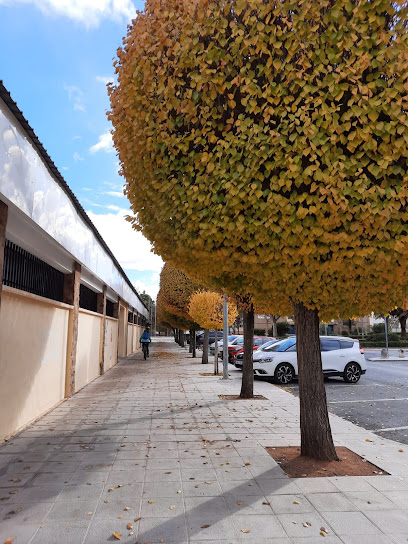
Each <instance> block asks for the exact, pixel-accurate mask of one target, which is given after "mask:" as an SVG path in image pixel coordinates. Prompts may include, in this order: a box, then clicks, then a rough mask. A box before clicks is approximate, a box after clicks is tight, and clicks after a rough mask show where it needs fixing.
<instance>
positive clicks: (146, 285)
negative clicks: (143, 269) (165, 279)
mask: <svg viewBox="0 0 408 544" xmlns="http://www.w3.org/2000/svg"><path fill="white" fill-rule="evenodd" d="M133 285H134V286H135V287H136V289H137V291H138V292H139V293H143V291H145V292H146V293H147V294H148V295H150V296H151V297H152V299H153V300H155V299H156V297H157V293H158V292H159V289H160V275H159V273H158V272H154V273H153V274H151V275H150V276H149V275H147V274H146V277H145V278H143V279H142V280H136V281H135V282H134V283H133Z"/></svg>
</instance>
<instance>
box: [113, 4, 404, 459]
mask: <svg viewBox="0 0 408 544" xmlns="http://www.w3.org/2000/svg"><path fill="white" fill-rule="evenodd" d="M407 14H408V7H407V3H406V1H405V0H404V1H403V0H375V1H372V2H360V1H359V0H319V1H317V0H316V1H315V0H298V1H297V2H295V3H294V2H292V1H291V0H281V1H279V2H264V1H263V0H227V1H224V0H223V1H221V0H197V1H196V2H185V1H183V0H168V1H167V2H166V9H163V4H162V2H161V1H159V0H148V1H147V2H146V5H145V10H144V11H143V12H141V13H139V14H138V17H137V18H136V19H135V20H134V21H133V23H132V25H131V26H130V27H129V29H128V34H127V36H126V37H125V39H124V43H123V47H121V48H119V50H118V55H117V59H116V61H115V69H116V74H117V77H118V81H117V84H116V85H111V86H110V88H109V94H110V102H111V111H110V113H109V118H110V119H111V121H112V123H113V126H114V131H113V139H114V144H115V147H116V149H117V151H118V153H119V159H120V164H121V168H122V170H121V172H122V174H123V175H124V176H125V179H126V193H127V196H128V198H129V201H130V203H131V208H132V211H133V212H134V217H133V218H132V219H131V221H132V223H133V225H134V227H135V228H136V229H138V230H141V231H142V232H143V233H144V234H145V236H146V237H147V238H148V239H149V240H150V241H151V242H152V244H153V247H154V250H155V251H156V252H157V253H158V254H160V255H161V256H162V257H163V259H164V260H165V261H166V262H168V263H171V264H172V265H173V266H176V267H177V268H179V269H180V270H182V271H183V272H184V273H185V274H187V275H188V277H190V278H192V279H193V280H194V281H197V282H198V283H199V284H201V285H203V286H205V287H208V288H210V289H215V290H217V289H221V290H223V291H224V292H227V293H229V294H234V295H235V296H236V297H237V298H238V300H239V302H240V304H241V305H242V306H243V308H244V314H243V316H244V319H243V320H244V334H245V338H247V339H248V338H249V337H250V336H251V331H253V316H254V307H256V306H257V305H258V304H259V305H260V307H262V302H263V301H264V300H270V301H272V302H271V304H270V306H271V307H270V308H264V309H263V311H264V312H267V313H272V314H274V315H278V314H284V315H290V314H292V313H294V315H295V322H296V334H297V350H298V367H299V393H300V418H301V453H302V454H303V455H308V456H311V457H315V458H318V459H328V460H333V459H337V455H336V451H335V448H334V445H333V440H332V436H331V430H330V425H329V419H328V413H327V403H326V395H325V388H324V382H323V374H322V365H321V354H320V344H319V321H320V319H323V320H325V321H327V320H329V319H332V318H334V317H336V316H338V315H365V314H367V313H368V312H370V311H371V310H372V309H375V311H376V312H383V313H386V312H387V311H388V309H389V308H394V307H402V306H403V300H404V299H405V296H406V294H407V293H408V276H407V274H406V270H407V264H408V251H407V249H408V232H407V229H406V224H407V220H408V209H407V202H408V175H407V171H408V169H407V159H408V145H407V144H408V114H407V102H408V92H407V91H408V81H407V74H408V54H407V53H408V38H407ZM245 356H246V360H244V374H245V373H248V372H251V369H250V364H251V360H250V359H251V357H252V349H246V350H245Z"/></svg>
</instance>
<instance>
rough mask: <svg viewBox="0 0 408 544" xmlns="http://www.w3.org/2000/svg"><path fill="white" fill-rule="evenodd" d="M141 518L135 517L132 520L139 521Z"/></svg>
mask: <svg viewBox="0 0 408 544" xmlns="http://www.w3.org/2000/svg"><path fill="white" fill-rule="evenodd" d="M141 519H142V518H135V519H134V521H140V520H141Z"/></svg>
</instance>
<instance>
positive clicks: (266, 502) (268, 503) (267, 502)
mask: <svg viewBox="0 0 408 544" xmlns="http://www.w3.org/2000/svg"><path fill="white" fill-rule="evenodd" d="M262 504H266V505H267V506H269V505H270V504H271V503H270V502H269V501H264V502H263V503H262Z"/></svg>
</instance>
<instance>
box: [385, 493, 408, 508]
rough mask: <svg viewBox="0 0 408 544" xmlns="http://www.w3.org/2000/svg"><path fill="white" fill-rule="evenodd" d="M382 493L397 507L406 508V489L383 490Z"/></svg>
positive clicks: (407, 502)
mask: <svg viewBox="0 0 408 544" xmlns="http://www.w3.org/2000/svg"><path fill="white" fill-rule="evenodd" d="M383 495H384V497H387V498H388V499H389V500H390V501H392V502H393V503H394V504H395V505H396V506H398V507H399V508H406V506H407V504H408V491H384V492H383Z"/></svg>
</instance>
